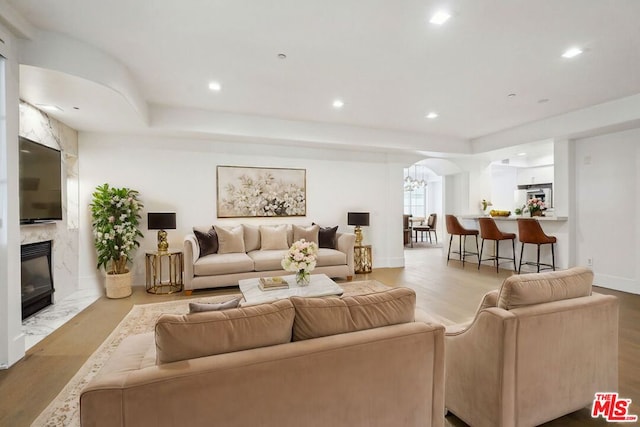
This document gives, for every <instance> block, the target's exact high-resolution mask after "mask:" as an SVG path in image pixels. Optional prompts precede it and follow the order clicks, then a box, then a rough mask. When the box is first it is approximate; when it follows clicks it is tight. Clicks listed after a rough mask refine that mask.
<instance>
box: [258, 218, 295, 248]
mask: <svg viewBox="0 0 640 427" xmlns="http://www.w3.org/2000/svg"><path fill="white" fill-rule="evenodd" d="M260 249H261V250H274V249H289V245H288V244H287V226H286V225H284V224H283V225H275V226H265V225H261V226H260Z"/></svg>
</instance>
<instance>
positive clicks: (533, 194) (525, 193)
mask: <svg viewBox="0 0 640 427" xmlns="http://www.w3.org/2000/svg"><path fill="white" fill-rule="evenodd" d="M518 194H519V197H518V199H519V201H520V203H522V204H524V203H526V201H527V200H529V199H533V198H536V199H540V200H542V201H543V202H544V204H545V207H546V208H553V184H551V183H545V184H529V185H518Z"/></svg>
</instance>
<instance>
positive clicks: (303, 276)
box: [296, 270, 311, 286]
mask: <svg viewBox="0 0 640 427" xmlns="http://www.w3.org/2000/svg"><path fill="white" fill-rule="evenodd" d="M309 282H311V272H309V271H306V270H300V271H298V272H296V283H297V284H298V286H308V285H309Z"/></svg>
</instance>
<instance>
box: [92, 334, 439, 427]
mask: <svg viewBox="0 0 640 427" xmlns="http://www.w3.org/2000/svg"><path fill="white" fill-rule="evenodd" d="M131 338H133V339H132V340H129V341H128V342H123V345H121V346H120V348H119V349H118V350H117V351H118V354H116V355H114V357H115V358H116V359H118V358H121V357H122V356H123V355H126V354H133V353H144V351H139V350H140V349H141V348H145V346H148V345H149V342H151V344H153V334H146V335H139V336H134V337H131ZM145 341H146V342H145ZM443 346H444V328H443V327H442V326H440V325H432V324H425V323H422V322H414V323H404V324H398V325H393V326H386V327H381V328H376V329H369V330H364V331H358V332H352V333H347V334H339V335H332V336H327V337H322V338H315V339H309V340H304V341H296V342H291V343H287V344H281V345H276V346H271V347H263V348H257V349H251V350H245V351H239V352H234V353H226V354H219V355H215V356H208V357H201V358H197V359H190V360H183V361H179V362H172V363H167V364H162V365H152V366H146V367H143V368H136V367H135V365H136V362H135V361H131V360H129V361H128V362H125V361H124V360H126V357H125V358H124V359H122V364H123V365H122V366H120V367H119V368H115V367H113V366H112V367H111V368H112V369H113V372H112V373H109V374H105V375H100V376H99V377H97V378H96V379H94V381H92V383H91V384H90V385H89V387H88V388H86V389H85V390H84V391H83V393H82V396H81V404H80V406H81V410H80V415H81V424H82V425H83V426H96V427H98V426H105V427H107V426H109V427H111V426H136V427H145V426H155V427H158V426H192V427H195V426H202V427H205V426H207V427H210V426H237V427H245V426H279V427H287V426H291V427H294V426H295V427H299V426H318V427H320V426H322V427H324V426H338V427H339V426H345V427H347V426H349V427H352V426H360V425H366V426H400V425H401V426H442V425H443V423H444V392H443V387H444V348H443ZM136 347H137V349H136ZM137 364H138V365H139V364H142V365H144V364H145V362H144V361H143V360H142V359H141V360H138V361H137ZM124 365H128V366H124Z"/></svg>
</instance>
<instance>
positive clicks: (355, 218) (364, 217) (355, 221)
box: [347, 212, 369, 246]
mask: <svg viewBox="0 0 640 427" xmlns="http://www.w3.org/2000/svg"><path fill="white" fill-rule="evenodd" d="M347 224H348V225H355V227H356V228H355V230H354V232H355V234H356V246H362V229H361V228H360V227H362V226H366V227H368V226H369V212H348V213H347Z"/></svg>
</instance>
